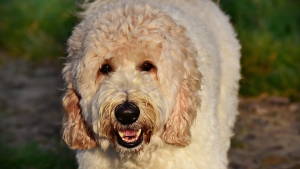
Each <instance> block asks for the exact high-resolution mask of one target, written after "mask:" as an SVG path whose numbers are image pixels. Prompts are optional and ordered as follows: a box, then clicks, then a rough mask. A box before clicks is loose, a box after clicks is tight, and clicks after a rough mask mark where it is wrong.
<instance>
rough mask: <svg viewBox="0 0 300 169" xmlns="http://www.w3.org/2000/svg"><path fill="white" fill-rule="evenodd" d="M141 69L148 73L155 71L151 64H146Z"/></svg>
mask: <svg viewBox="0 0 300 169" xmlns="http://www.w3.org/2000/svg"><path fill="white" fill-rule="evenodd" d="M141 68H142V71H146V72H148V71H150V70H151V69H153V68H154V66H153V65H152V64H151V63H150V62H144V63H143V64H142V66H141Z"/></svg>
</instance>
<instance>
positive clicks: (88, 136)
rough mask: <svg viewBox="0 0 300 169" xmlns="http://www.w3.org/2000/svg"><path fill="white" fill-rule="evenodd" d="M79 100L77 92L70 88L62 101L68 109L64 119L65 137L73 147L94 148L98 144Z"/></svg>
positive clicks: (80, 148)
mask: <svg viewBox="0 0 300 169" xmlns="http://www.w3.org/2000/svg"><path fill="white" fill-rule="evenodd" d="M79 100H80V99H79V96H78V95H77V94H76V92H75V91H74V90H73V89H72V88H69V89H68V91H67V93H66V95H65V96H64V98H63V101H62V103H63V107H64V109H65V111H66V114H65V116H64V120H63V139H64V140H65V142H66V143H67V144H68V145H69V147H70V148H71V149H79V150H84V149H90V148H94V147H96V146H98V145H97V142H96V141H95V139H94V136H93V134H92V133H91V129H90V127H89V126H88V125H87V124H86V122H85V121H84V120H83V117H82V114H81V108H80V105H79Z"/></svg>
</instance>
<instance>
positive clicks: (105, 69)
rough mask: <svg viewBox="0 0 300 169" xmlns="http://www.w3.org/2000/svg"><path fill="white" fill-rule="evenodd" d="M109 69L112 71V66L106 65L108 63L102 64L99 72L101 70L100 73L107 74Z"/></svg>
mask: <svg viewBox="0 0 300 169" xmlns="http://www.w3.org/2000/svg"><path fill="white" fill-rule="evenodd" d="M111 71H112V68H111V66H110V65H108V64H105V65H103V66H102V67H101V69H100V72H101V73H102V74H105V75H107V74H108V73H110V72H111Z"/></svg>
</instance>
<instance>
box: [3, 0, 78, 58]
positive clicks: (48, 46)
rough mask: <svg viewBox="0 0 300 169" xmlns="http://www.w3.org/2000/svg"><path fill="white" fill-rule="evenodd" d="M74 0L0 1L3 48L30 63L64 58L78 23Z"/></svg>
mask: <svg viewBox="0 0 300 169" xmlns="http://www.w3.org/2000/svg"><path fill="white" fill-rule="evenodd" d="M75 2H76V1H74V0H48V1H43V0H26V1H24V0H1V1H0V16H1V24H0V37H1V38H0V46H1V48H2V50H5V51H6V52H8V53H9V54H10V55H11V56H14V57H21V58H24V59H27V60H42V59H44V58H53V59H56V58H58V57H61V56H63V55H65V53H64V51H65V48H66V46H65V43H66V40H67V38H68V36H69V35H70V34H71V31H72V27H73V26H74V25H75V23H76V19H75V17H74V16H73V14H74V11H75Z"/></svg>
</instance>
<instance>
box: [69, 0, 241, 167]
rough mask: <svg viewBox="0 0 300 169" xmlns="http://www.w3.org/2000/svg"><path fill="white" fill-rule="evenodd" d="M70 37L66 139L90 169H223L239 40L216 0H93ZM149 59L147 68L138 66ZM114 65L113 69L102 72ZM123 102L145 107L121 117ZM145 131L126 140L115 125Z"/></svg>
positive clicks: (233, 105)
mask: <svg viewBox="0 0 300 169" xmlns="http://www.w3.org/2000/svg"><path fill="white" fill-rule="evenodd" d="M84 6H85V8H86V10H85V12H83V13H81V15H82V17H83V20H82V22H81V23H80V24H79V25H77V26H76V27H75V29H74V31H73V33H72V36H71V37H70V38H69V40H68V53H69V55H68V57H67V62H66V65H65V68H64V69H63V75H64V79H65V81H66V83H67V85H68V87H67V93H66V95H65V97H64V98H63V106H64V108H65V111H66V115H65V117H64V125H63V139H64V140H65V141H66V143H67V144H68V145H69V146H70V148H72V149H77V155H76V157H77V160H78V164H79V168H82V169H83V168H84V169H88V168H90V169H97V168H102V169H108V168H118V169H129V168H132V169H136V168H145V169H161V168H163V169H174V168H175V169H187V168H188V169H196V168H197V169H225V168H227V155H226V154H227V150H228V148H229V144H230V137H231V136H232V132H231V130H232V127H233V125H234V121H235V116H236V115H237V103H238V99H237V90H238V80H239V79H240V74H239V70H240V64H239V58H240V53H239V50H240V45H239V43H238V41H237V40H236V38H235V36H236V35H235V33H234V30H233V29H232V27H231V25H230V23H229V21H228V20H229V19H228V18H227V17H226V16H225V15H224V14H223V13H222V12H221V11H220V9H219V8H218V6H217V5H216V4H215V3H214V2H212V1H210V0H186V1H184V0H153V1H151V2H149V1H139V0H125V1H124V0H120V1H119V0H111V1H108V0H104V1H101V0H96V1H93V2H86V4H85V5H84ZM144 62H149V63H151V64H152V65H153V66H154V67H153V68H152V69H151V70H150V71H143V70H142V69H141V65H142V64H143V63H144ZM103 65H110V66H111V68H112V70H111V72H109V73H108V74H105V73H103V72H101V71H99V70H100V69H101V68H102V66H103ZM125 101H129V102H133V103H135V105H136V106H137V107H138V108H139V110H140V115H139V117H138V119H137V121H136V122H134V123H133V124H130V125H123V124H121V123H120V122H119V121H118V120H117V118H116V117H115V109H116V107H117V106H118V105H120V104H122V103H124V102H125ZM125 128H131V129H134V130H138V129H141V130H142V131H143V133H144V134H143V139H142V143H141V144H139V145H138V146H135V147H133V148H126V147H123V146H122V145H119V143H118V141H117V138H116V131H120V130H123V129H125Z"/></svg>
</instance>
